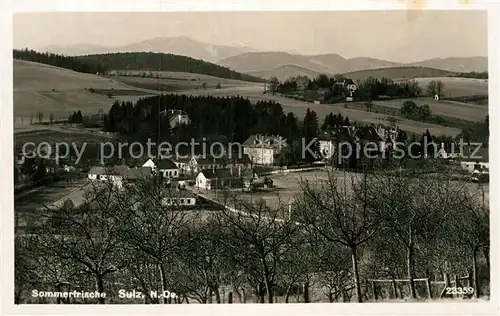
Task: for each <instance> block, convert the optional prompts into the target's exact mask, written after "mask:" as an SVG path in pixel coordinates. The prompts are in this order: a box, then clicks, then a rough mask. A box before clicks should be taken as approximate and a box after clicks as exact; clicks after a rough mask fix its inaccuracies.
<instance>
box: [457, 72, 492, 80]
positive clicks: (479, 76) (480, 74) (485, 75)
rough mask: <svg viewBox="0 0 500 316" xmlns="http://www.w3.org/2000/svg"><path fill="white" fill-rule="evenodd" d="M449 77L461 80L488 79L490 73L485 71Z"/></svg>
mask: <svg viewBox="0 0 500 316" xmlns="http://www.w3.org/2000/svg"><path fill="white" fill-rule="evenodd" d="M448 77H460V78H476V79H488V72H487V71H483V72H475V71H471V72H458V73H454V74H451V75H449V76H448Z"/></svg>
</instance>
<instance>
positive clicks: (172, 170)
mask: <svg viewBox="0 0 500 316" xmlns="http://www.w3.org/2000/svg"><path fill="white" fill-rule="evenodd" d="M142 167H143V168H149V169H150V170H151V171H154V172H156V171H158V172H159V173H160V174H161V175H162V176H163V177H164V178H178V177H179V176H180V174H181V170H180V168H179V167H178V166H177V164H176V163H175V162H174V161H173V160H172V159H160V160H158V162H157V163H155V162H154V161H153V159H148V161H146V162H145V163H144V164H143V165H142Z"/></svg>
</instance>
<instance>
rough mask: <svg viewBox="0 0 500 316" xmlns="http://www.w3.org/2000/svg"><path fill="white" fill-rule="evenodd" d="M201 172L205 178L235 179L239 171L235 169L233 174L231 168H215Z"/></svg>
mask: <svg viewBox="0 0 500 316" xmlns="http://www.w3.org/2000/svg"><path fill="white" fill-rule="evenodd" d="M200 173H202V174H203V175H204V176H205V178H207V179H216V178H217V179H233V178H236V177H237V175H238V171H236V172H235V171H233V174H231V170H230V169H215V170H210V169H207V170H203V171H201V172H200Z"/></svg>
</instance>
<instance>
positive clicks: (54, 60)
mask: <svg viewBox="0 0 500 316" xmlns="http://www.w3.org/2000/svg"><path fill="white" fill-rule="evenodd" d="M13 54H14V56H13V57H14V59H21V60H26V61H33V62H37V63H40V64H46V65H51V66H56V67H60V68H67V69H71V70H74V71H77V72H84V73H91V74H96V73H105V72H106V71H107V70H108V69H109V68H107V67H106V65H103V64H101V63H95V62H89V61H84V60H81V59H80V58H78V57H69V56H63V55H57V54H52V53H40V52H37V51H34V50H28V49H24V50H19V49H14V52H13Z"/></svg>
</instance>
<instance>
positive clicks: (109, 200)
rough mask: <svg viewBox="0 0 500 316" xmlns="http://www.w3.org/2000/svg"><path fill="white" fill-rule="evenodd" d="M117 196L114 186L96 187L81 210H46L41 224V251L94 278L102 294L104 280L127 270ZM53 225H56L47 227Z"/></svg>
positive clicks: (70, 208)
mask: <svg viewBox="0 0 500 316" xmlns="http://www.w3.org/2000/svg"><path fill="white" fill-rule="evenodd" d="M116 194H117V191H116V189H115V188H114V187H112V186H111V185H109V186H106V187H104V188H103V187H95V188H94V190H92V191H90V192H89V194H88V197H87V201H86V203H85V204H83V205H82V206H81V207H79V208H74V207H73V206H72V205H68V204H65V205H63V206H62V207H61V208H59V209H55V210H47V212H49V215H48V216H46V215H42V217H41V218H40V221H39V225H40V226H39V227H38V231H39V233H38V236H39V239H38V241H39V245H40V246H41V249H42V250H43V251H45V252H46V253H49V254H51V255H52V256H54V257H56V258H59V260H61V261H68V262H71V263H72V264H73V265H74V267H75V268H76V269H78V270H79V271H80V272H81V273H83V274H86V275H88V276H90V277H92V278H93V279H94V282H95V283H94V284H95V289H96V291H98V292H99V293H104V292H105V286H104V281H105V278H106V277H107V276H108V275H110V274H112V273H114V272H116V271H118V270H120V269H121V268H123V267H124V266H125V263H124V262H121V260H120V257H121V256H120V255H119V254H120V252H121V250H122V244H121V242H120V239H119V238H118V220H117V218H119V217H120V216H119V215H118V214H117V213H116V211H117V210H118V208H117V204H116V201H117V200H118V199H121V197H119V196H117V195H116ZM44 213H45V212H44ZM44 219H45V220H44ZM50 222H51V223H57V224H56V225H54V224H52V225H48V223H50ZM98 302H99V304H104V303H105V298H104V297H99V298H98Z"/></svg>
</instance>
